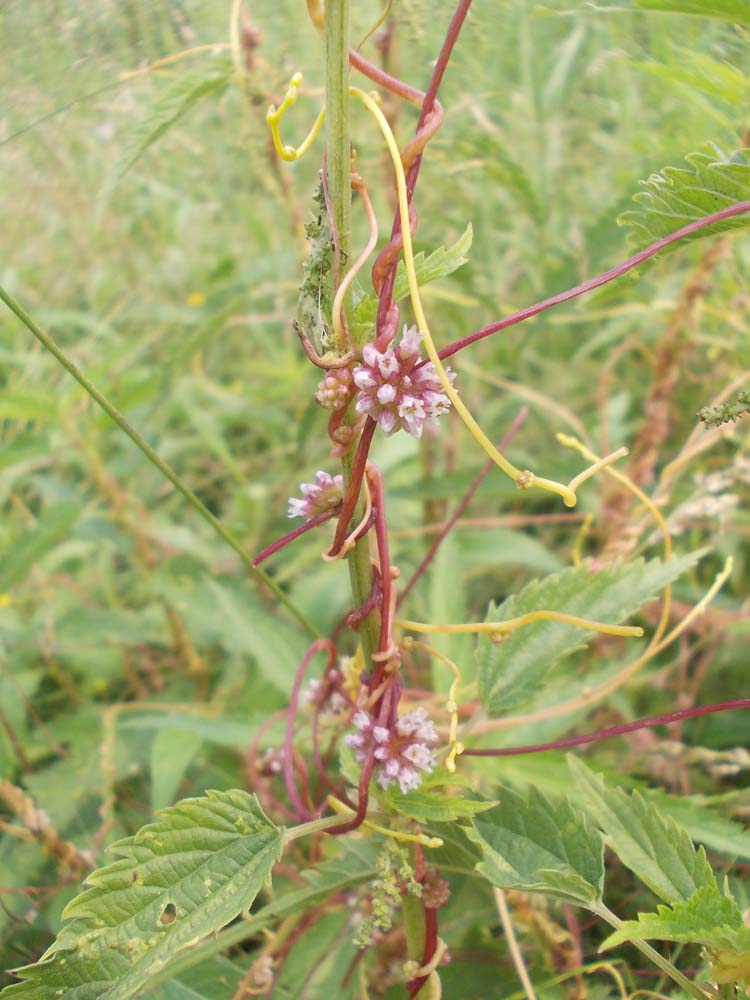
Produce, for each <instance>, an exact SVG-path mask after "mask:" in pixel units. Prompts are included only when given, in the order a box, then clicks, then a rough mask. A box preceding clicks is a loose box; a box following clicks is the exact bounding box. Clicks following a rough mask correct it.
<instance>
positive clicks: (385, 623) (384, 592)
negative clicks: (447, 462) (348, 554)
mask: <svg viewBox="0 0 750 1000" xmlns="http://www.w3.org/2000/svg"><path fill="white" fill-rule="evenodd" d="M366 476H367V483H368V485H369V487H370V496H371V497H372V506H373V511H374V513H375V539H376V542H377V547H378V561H379V563H380V580H381V584H380V587H381V609H380V642H379V644H378V652H382V651H383V650H386V649H388V647H389V645H390V642H391V612H392V608H391V592H392V589H393V579H392V577H391V556H390V549H389V547H388V524H387V522H386V518H385V491H384V489H383V476H382V475H381V473H380V470H379V469H378V468H376V467H375V466H373V465H370V466H368V468H367V472H366Z"/></svg>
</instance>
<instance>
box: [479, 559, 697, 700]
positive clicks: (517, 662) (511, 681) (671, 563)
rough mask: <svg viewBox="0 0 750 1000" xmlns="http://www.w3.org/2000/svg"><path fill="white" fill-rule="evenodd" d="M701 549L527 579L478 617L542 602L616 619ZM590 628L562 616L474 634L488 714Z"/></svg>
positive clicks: (524, 689)
mask: <svg viewBox="0 0 750 1000" xmlns="http://www.w3.org/2000/svg"><path fill="white" fill-rule="evenodd" d="M700 556H701V553H700V552H696V553H691V554H689V555H687V556H680V557H678V558H674V559H670V560H668V561H667V562H662V561H660V560H659V559H652V560H651V561H650V562H645V561H644V560H643V559H637V560H634V561H633V562H630V563H624V564H615V565H611V566H607V567H605V568H604V569H601V570H599V571H598V572H592V570H591V569H590V568H589V567H588V566H587V565H585V564H582V565H581V566H577V567H572V568H570V569H566V570H563V571H562V572H561V573H555V574H552V575H550V576H547V577H544V578H543V579H542V580H534V581H532V582H531V583H528V584H527V585H526V586H525V587H524V588H523V590H522V591H521V592H520V593H519V594H516V595H514V596H513V597H509V598H507V599H506V600H505V601H503V603H502V604H501V605H499V606H496V605H494V604H491V605H490V607H489V609H488V611H487V617H486V619H485V620H486V621H503V620H504V619H506V618H515V617H516V616H518V615H523V614H527V613H528V612H530V611H538V610H542V609H546V610H551V611H563V612H566V613H567V614H571V615H578V616H580V617H583V618H590V619H592V620H594V621H600V622H609V623H611V624H617V623H619V622H622V621H623V620H624V619H625V618H627V617H629V616H630V615H632V614H633V612H634V611H637V610H638V608H640V607H641V606H642V605H643V604H645V603H646V601H648V600H650V599H651V598H653V597H655V596H656V595H657V594H658V593H659V591H660V590H661V589H662V588H663V587H664V586H665V585H666V584H667V583H670V582H671V581H673V580H675V579H676V578H677V577H678V576H680V575H681V574H682V573H684V572H686V571H687V570H688V569H689V568H690V567H691V566H693V565H694V564H695V563H696V561H697V560H698V559H699V558H700ZM591 636H592V633H591V632H586V631H584V630H582V629H580V628H577V627H576V626H574V625H568V624H565V623H563V622H556V621H541V622H533V623H532V624H530V625H525V626H523V627H522V628H519V629H517V630H516V631H514V632H512V633H511V634H510V635H509V636H508V638H507V639H505V640H504V641H503V642H501V643H499V644H498V643H495V642H492V640H491V639H490V638H489V637H484V636H483V637H481V638H480V640H479V642H478V644H477V650H476V658H477V664H478V667H479V694H480V698H481V699H482V702H483V703H484V705H485V707H486V708H487V710H488V711H489V712H490V714H491V715H501V714H503V713H505V712H508V711H510V710H511V709H514V708H517V707H518V706H519V705H522V704H524V702H526V701H527V699H528V698H529V697H531V696H532V695H534V694H536V692H537V690H538V687H539V684H540V683H541V682H542V681H543V680H544V678H545V677H546V676H547V675H548V674H549V673H550V671H552V669H553V668H554V667H555V666H556V665H557V664H558V663H559V661H560V660H561V659H562V658H563V657H565V656H568V655H569V654H570V653H572V652H573V650H575V649H579V648H580V647H581V646H583V645H585V644H586V642H587V641H588V640H589V639H590V638H591Z"/></svg>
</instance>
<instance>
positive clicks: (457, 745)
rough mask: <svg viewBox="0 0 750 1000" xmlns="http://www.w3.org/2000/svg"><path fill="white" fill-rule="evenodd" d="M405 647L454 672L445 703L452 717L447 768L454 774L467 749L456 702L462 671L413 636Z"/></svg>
mask: <svg viewBox="0 0 750 1000" xmlns="http://www.w3.org/2000/svg"><path fill="white" fill-rule="evenodd" d="M404 646H405V647H406V648H407V649H421V650H422V651H423V652H425V653H427V654H428V655H429V656H434V657H435V658H436V659H438V660H440V661H441V662H442V663H444V664H445V665H446V666H447V667H449V668H450V669H451V670H452V671H453V676H454V678H455V679H454V681H453V683H452V684H451V686H450V690H449V691H448V698H447V700H446V702H445V707H446V708H447V709H448V711H449V712H450V717H451V721H450V732H449V734H448V743H449V750H448V755H447V757H446V758H445V767H446V770H448V771H450V773H451V774H454V773H455V770H456V757H459V756H460V755H461V754H462V753H463V752H464V749H465V747H464V745H463V743H462V742H461V741H460V740H459V739H458V702H457V701H456V696H457V694H458V685H459V684H460V683H461V671H460V670H459V669H458V667H457V666H456V664H455V663H454V662H453V660H451V659H450V658H449V657H447V656H446V655H445V653H441V652H440V650H439V649H435V647H434V646H428V645H427V643H426V642H418V641H417V640H416V639H413V638H412V637H411V636H407V637H406V639H405V640H404Z"/></svg>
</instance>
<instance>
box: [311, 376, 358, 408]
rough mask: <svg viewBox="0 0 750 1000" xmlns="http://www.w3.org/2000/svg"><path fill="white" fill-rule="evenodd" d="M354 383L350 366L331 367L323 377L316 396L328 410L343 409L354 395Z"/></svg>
mask: <svg viewBox="0 0 750 1000" xmlns="http://www.w3.org/2000/svg"><path fill="white" fill-rule="evenodd" d="M353 390H354V384H353V381H352V373H351V371H350V369H349V368H331V369H330V370H329V371H327V372H326V374H325V376H324V377H323V378H322V379H321V382H320V385H319V386H318V391H317V392H316V393H315V398H316V399H317V401H318V402H319V403H320V405H321V406H323V407H325V409H326V410H343V408H344V407H345V406H346V404H347V403H348V402H349V400H350V399H351V397H352V392H353Z"/></svg>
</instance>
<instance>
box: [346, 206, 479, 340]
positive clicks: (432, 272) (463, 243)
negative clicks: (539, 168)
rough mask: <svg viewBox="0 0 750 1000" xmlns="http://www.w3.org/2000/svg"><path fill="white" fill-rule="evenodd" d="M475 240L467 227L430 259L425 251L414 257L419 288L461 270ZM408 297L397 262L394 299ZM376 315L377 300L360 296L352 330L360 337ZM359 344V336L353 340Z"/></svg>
mask: <svg viewBox="0 0 750 1000" xmlns="http://www.w3.org/2000/svg"><path fill="white" fill-rule="evenodd" d="M473 238H474V229H473V227H472V225H471V223H469V224H468V226H467V227H466V229H465V230H464V232H463V233H462V235H461V236H459V238H458V239H457V240H456V242H455V243H454V244H453V245H452V246H449V247H438V248H437V250H435V251H434V252H433V253H431V254H430V256H429V257H425V254H424V251H420V253H418V254H415V255H414V269H415V271H416V273H417V284H418V285H419V287H420V288H421V287H422V286H423V285H428V284H429V283H430V282H431V281H437V280H438V279H439V278H445V277H446V276H447V275H449V274H453V272H454V271H457V270H458V269H459V267H463V265H464V264H466V263H467V261H468V259H469V258H468V256H467V254H468V253H469V249H470V247H471V241H472V239H473ZM408 294H409V283H408V281H407V279H406V271H405V269H404V264H403V261H401V262H399V265H398V270H397V272H396V281H395V284H394V286H393V298H394V300H395V301H396V302H398V301H400V300H401V299H403V298H406V296H407V295H408ZM377 311H378V303H377V299H376V298H375V296H374V295H363V296H362V298H361V299H360V300H359V302H358V303H357V305H356V306H355V308H354V318H353V323H354V329H355V330H359V332H360V335H364V334H365V333H366V331H367V330H369V329H370V328H371V326H372V324H373V323H374V322H375V317H376V315H377ZM355 339H356V340H357V342H358V343H359V342H360V340H361V336H355Z"/></svg>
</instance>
